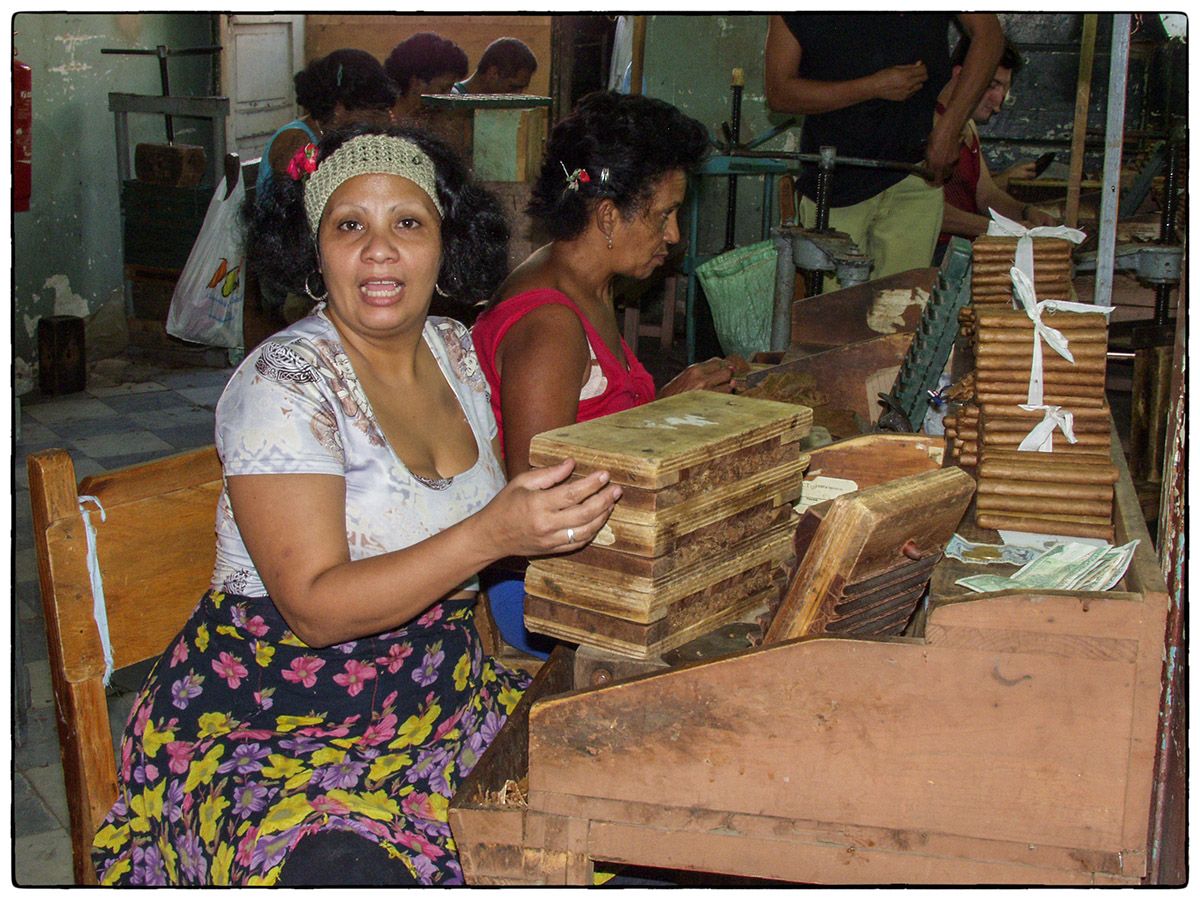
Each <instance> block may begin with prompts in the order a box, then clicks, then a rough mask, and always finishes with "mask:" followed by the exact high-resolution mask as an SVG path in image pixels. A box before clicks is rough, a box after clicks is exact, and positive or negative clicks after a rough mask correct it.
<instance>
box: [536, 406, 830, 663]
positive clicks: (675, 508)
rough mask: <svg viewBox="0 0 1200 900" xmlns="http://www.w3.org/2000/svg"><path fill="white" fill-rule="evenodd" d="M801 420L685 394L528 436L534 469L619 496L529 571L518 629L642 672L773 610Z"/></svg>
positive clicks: (787, 543) (801, 410) (804, 460)
mask: <svg viewBox="0 0 1200 900" xmlns="http://www.w3.org/2000/svg"><path fill="white" fill-rule="evenodd" d="M811 422H812V410H811V409H809V408H808V407H804V406H799V405H796V404H791V403H779V402H776V401H773V400H762V399H757V398H750V397H741V396H735V395H729V394H718V393H714V392H710V391H689V392H687V393H684V394H679V395H676V396H673V397H666V398H663V399H661V400H656V401H654V402H652V403H648V404H646V405H644V406H640V407H637V408H635V409H630V410H625V411H623V412H619V413H614V414H613V415H610V416H604V417H602V418H599V419H593V420H591V421H589V422H580V423H576V424H574V425H570V426H567V427H564V428H559V429H555V430H553V431H548V432H545V433H543V434H540V435H537V436H536V437H535V438H534V439H533V441H532V442H531V444H530V453H529V456H530V461H531V462H532V463H533V464H534V465H535V466H548V465H553V464H555V463H557V462H559V461H561V460H562V459H565V458H567V457H571V458H573V459H574V460H575V469H574V472H573V474H572V477H573V478H577V477H583V476H586V475H587V474H588V473H590V472H594V471H597V470H600V469H603V470H606V471H607V472H608V473H609V476H610V479H611V483H612V484H617V485H621V487H622V496H621V499H620V500H619V501H618V503H617V505H616V507H615V508H614V510H613V513H612V515H611V516H610V517H609V520H608V522H607V523H606V524H605V526H604V528H602V529H601V531H600V532H599V533H598V534H597V535H596V538H595V539H594V540H593V541H592V542H591V543H590V544H589V545H588V546H586V547H584V548H583V549H581V550H578V551H575V552H573V553H568V554H563V555H559V556H553V557H545V558H541V559H536V560H533V561H532V562H531V563H530V564H529V567H528V568H527V569H526V573H525V626H526V627H527V628H528V629H529V630H530V631H534V632H538V633H541V634H546V635H550V636H551V637H556V638H559V639H560V640H564V641H569V642H572V643H577V644H583V645H587V646H589V647H594V648H598V649H601V650H604V651H606V652H609V653H612V654H615V655H619V656H625V657H629V658H633V659H643V660H645V659H654V658H656V657H659V656H661V655H662V654H663V653H666V652H668V651H670V650H673V649H675V648H676V647H679V646H681V645H683V644H685V643H688V642H689V641H691V640H693V639H695V638H697V637H700V636H702V635H704V634H707V633H709V632H710V631H712V630H714V629H716V628H719V627H721V626H723V625H726V624H728V623H731V622H736V621H739V620H742V619H745V618H747V617H749V616H752V615H754V614H755V613H756V612H757V611H759V610H760V609H761V608H763V607H768V608H773V607H774V606H775V605H776V604H777V603H778V601H779V598H780V597H781V596H782V593H783V591H784V589H785V588H786V586H787V579H788V578H789V577H790V574H791V571H792V570H793V568H794V563H795V548H794V543H793V538H794V533H795V530H796V525H797V523H798V521H799V517H798V516H797V515H796V513H795V512H794V510H793V506H794V504H795V502H796V501H797V500H798V499H799V497H800V492H801V488H802V485H803V479H804V472H805V470H806V469H807V468H808V454H806V453H804V452H802V451H801V449H800V443H801V441H802V439H803V438H804V437H805V436H807V434H808V432H809V430H810V427H811Z"/></svg>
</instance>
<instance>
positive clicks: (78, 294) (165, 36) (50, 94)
mask: <svg viewBox="0 0 1200 900" xmlns="http://www.w3.org/2000/svg"><path fill="white" fill-rule="evenodd" d="M12 23H13V25H12V27H13V32H14V35H13V43H14V48H15V50H16V56H17V58H18V59H19V60H21V62H24V63H26V64H27V65H29V66H30V67H31V68H32V69H33V194H32V200H31V202H30V208H29V211H28V212H20V213H14V214H13V243H12V248H13V297H12V354H13V363H14V375H15V380H16V384H15V387H16V391H17V393H22V392H23V390H28V389H29V388H30V387H32V385H33V384H34V383H36V377H35V376H34V375H33V372H32V371H31V370H30V367H31V366H34V365H35V364H36V361H37V322H38V320H39V319H40V318H41V317H43V316H49V315H55V314H69V315H87V314H88V313H90V312H94V311H95V310H96V309H98V308H99V307H100V306H101V305H102V304H104V303H105V302H106V301H108V300H109V299H110V298H111V297H112V296H113V293H114V291H117V292H119V291H120V290H121V287H122V263H121V214H120V208H119V201H118V190H117V155H116V138H115V130H114V126H113V114H112V113H111V112H109V111H108V94H109V93H110V92H121V93H131V94H152V95H161V93H162V82H161V80H160V77H159V69H158V59H157V58H156V57H154V56H116V55H110V54H102V53H101V52H100V50H101V48H106V49H108V48H121V49H132V48H147V49H153V48H154V47H156V46H157V45H159V44H164V45H166V46H167V47H168V48H170V49H183V48H187V47H201V46H208V45H210V44H212V43H213V42H214V41H213V34H212V16H211V15H210V14H208V13H186V14H185V13H177V14H172V13H140V14H138V13H127V14H97V15H85V14H69V13H21V14H19V15H16V16H14V17H13V19H12ZM216 64H217V62H216V59H215V58H214V57H208V56H195V57H176V58H172V59H171V60H170V62H169V63H168V65H169V72H170V80H171V93H172V94H174V95H179V96H204V95H207V94H210V93H211V92H212V84H213V74H212V73H213V70H214V67H215V66H216ZM205 127H206V123H203V122H201V121H199V120H194V119H176V120H175V140H176V141H177V142H180V143H200V144H203V143H204V141H203V140H201V138H200V130H201V129H203V128H205ZM165 140H166V137H165V132H164V129H163V123H162V120H161V119H159V118H157V117H151V116H130V146H133V145H135V144H136V143H138V142H141V141H152V142H163V141H165Z"/></svg>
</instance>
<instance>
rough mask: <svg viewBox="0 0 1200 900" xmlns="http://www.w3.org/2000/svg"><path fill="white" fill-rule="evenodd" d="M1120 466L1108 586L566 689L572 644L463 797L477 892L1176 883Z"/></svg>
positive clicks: (961, 603) (1153, 654)
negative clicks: (717, 877) (900, 631)
mask: <svg viewBox="0 0 1200 900" xmlns="http://www.w3.org/2000/svg"><path fill="white" fill-rule="evenodd" d="M1115 457H1116V460H1117V462H1118V467H1119V468H1120V470H1121V481H1120V483H1119V485H1118V491H1117V523H1116V531H1117V541H1118V543H1123V542H1125V541H1128V540H1131V539H1133V538H1140V539H1141V544H1140V545H1139V548H1138V550H1137V553H1136V554H1135V556H1134V559H1133V562H1132V564H1131V566H1130V569H1129V572H1128V573H1127V575H1126V577H1125V579H1124V580H1123V581H1122V582H1121V583H1120V584H1118V585H1117V588H1118V589H1117V590H1113V591H1108V592H1103V593H1081V592H1054V591H1043V592H1025V591H1016V592H1003V593H994V594H987V595H973V596H972V597H970V598H969V599H959V600H956V601H955V602H948V603H945V604H938V603H936V602H934V603H933V604H932V605H931V608H930V609H929V611H928V614H927V616H926V618H925V622H924V629H923V633H920V634H918V635H916V636H913V637H906V638H900V639H892V640H860V639H846V638H838V639H830V638H824V637H822V638H815V639H799V640H794V641H789V642H785V643H781V644H776V645H773V646H768V647H759V648H755V649H750V650H745V651H742V652H737V653H733V654H731V655H726V656H722V657H720V658H715V659H709V660H706V661H702V662H698V663H694V664H690V665H685V666H680V667H676V668H671V669H666V670H658V671H656V672H653V673H651V674H646V675H641V676H636V677H631V678H625V679H622V680H618V681H614V682H613V683H610V684H607V685H604V686H601V687H585V688H581V689H576V688H575V685H574V684H573V675H572V660H571V658H570V657H571V655H572V654H571V652H570V651H568V650H566V649H563V648H559V649H558V650H556V651H555V653H554V654H553V655H552V656H551V658H550V660H549V662H548V663H547V664H546V665H545V666H543V667H542V669H541V671H540V672H539V673H538V676H537V678H536V680H535V682H534V684H533V685H532V686H531V688H530V689H529V691H528V692H527V694H526V696H525V698H524V699H523V701H522V703H521V704H520V706H519V707H518V709H517V710H516V712H515V713H514V715H513V716H512V717H511V718H510V720H509V722H508V724H507V725H506V726H505V728H504V729H503V730H502V731H501V733H500V735H499V736H498V737H497V739H496V741H495V743H494V744H493V745H492V747H491V748H490V749H489V750H488V752H487V753H486V754H485V756H484V758H483V759H482V760H481V761H480V763H479V765H478V766H477V768H476V769H475V771H474V772H473V773H472V774H471V776H470V777H469V778H468V779H467V780H466V781H465V783H464V785H463V787H462V789H461V790H460V792H459V794H458V795H457V796H456V797H455V798H454V800H453V802H452V804H451V808H450V823H451V827H452V828H453V830H454V834H455V837H456V840H457V842H458V846H459V852H460V854H461V860H462V865H463V871H464V873H465V876H466V878H467V881H468V883H474V884H497V883H504V884H589V883H591V881H592V879H593V875H594V871H595V870H596V868H600V869H609V868H611V866H612V865H613V864H615V865H618V866H619V865H633V866H652V867H658V868H667V869H678V870H685V871H691V872H711V873H722V874H724V875H733V876H740V877H744V878H747V879H755V878H767V879H779V880H785V881H794V882H809V883H827V884H896V883H902V884H931V883H933V884H950V883H959V884H1127V885H1128V884H1138V883H1140V882H1142V881H1143V880H1144V879H1146V878H1147V877H1148V876H1149V877H1154V876H1155V875H1157V876H1158V877H1160V878H1163V879H1164V880H1165V879H1170V878H1172V877H1174V875H1173V874H1172V873H1166V874H1163V873H1162V872H1161V871H1160V869H1159V867H1158V866H1157V865H1156V859H1155V856H1156V854H1157V853H1158V852H1159V851H1158V848H1157V846H1156V844H1155V841H1156V840H1158V839H1160V838H1161V836H1160V835H1157V836H1156V835H1152V834H1151V821H1152V819H1154V818H1155V816H1156V810H1155V809H1154V808H1153V807H1154V800H1153V798H1154V797H1155V795H1156V768H1155V754H1156V748H1157V746H1158V737H1159V733H1160V726H1159V710H1160V702H1161V695H1162V683H1163V682H1162V673H1163V664H1164V653H1165V626H1166V619H1167V604H1168V598H1167V594H1166V592H1165V587H1164V584H1163V580H1162V577H1161V575H1160V573H1159V569H1158V566H1157V563H1156V560H1155V556H1154V551H1153V546H1152V544H1151V541H1150V539H1149V536H1148V534H1147V533H1146V529H1145V524H1144V521H1143V520H1142V518H1141V513H1140V510H1139V508H1138V505H1137V502H1136V497H1135V496H1134V494H1133V491H1132V486H1131V484H1130V480H1129V475H1128V472H1127V470H1126V469H1125V466H1124V464H1123V461H1122V460H1120V452H1119V450H1118V451H1117V452H1116V454H1115ZM968 515H969V513H968ZM936 583H944V581H942V582H938V580H937V579H936V578H935V584H936ZM932 599H933V600H934V601H936V600H937V598H936V597H932Z"/></svg>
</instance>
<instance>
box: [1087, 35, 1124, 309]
mask: <svg viewBox="0 0 1200 900" xmlns="http://www.w3.org/2000/svg"><path fill="white" fill-rule="evenodd" d="M1129 18H1130V15H1129V13H1114V14H1113V29H1112V53H1111V56H1110V59H1111V63H1110V66H1109V70H1108V121H1107V124H1106V126H1105V133H1104V187H1103V189H1102V193H1101V196H1100V246H1099V249H1098V251H1097V254H1096V292H1095V300H1094V301H1093V302H1094V303H1095V304H1096V305H1097V306H1112V288H1113V263H1114V260H1115V259H1116V250H1117V199H1118V193H1119V191H1120V178H1121V143H1122V140H1123V138H1124V133H1125V83H1126V79H1127V78H1128V75H1129V32H1130V26H1129Z"/></svg>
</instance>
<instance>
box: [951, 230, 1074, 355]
mask: <svg viewBox="0 0 1200 900" xmlns="http://www.w3.org/2000/svg"><path fill="white" fill-rule="evenodd" d="M1017 240H1018V239H1017V238H1015V237H1000V236H993V235H981V236H980V237H977V238H975V240H974V241H973V242H972V244H971V303H970V304H969V305H967V306H964V307H963V308H962V309H961V310H959V313H958V322H959V326H960V331H961V333H963V334H964V335H965V336H967V337H970V336H972V335H973V333H974V327H975V319H976V316H977V315H978V313H979V312H982V311H983V310H985V309H1007V308H1011V307H1012V301H1013V286H1012V275H1011V270H1012V267H1013V264H1014V262H1015V260H1016V255H1017ZM1031 240H1032V241H1033V275H1034V280H1033V290H1034V293H1035V294H1037V297H1038V299H1039V300H1069V299H1071V251H1072V249H1073V245H1072V244H1071V242H1070V241H1067V240H1063V239H1062V238H1049V237H1035V238H1031Z"/></svg>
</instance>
